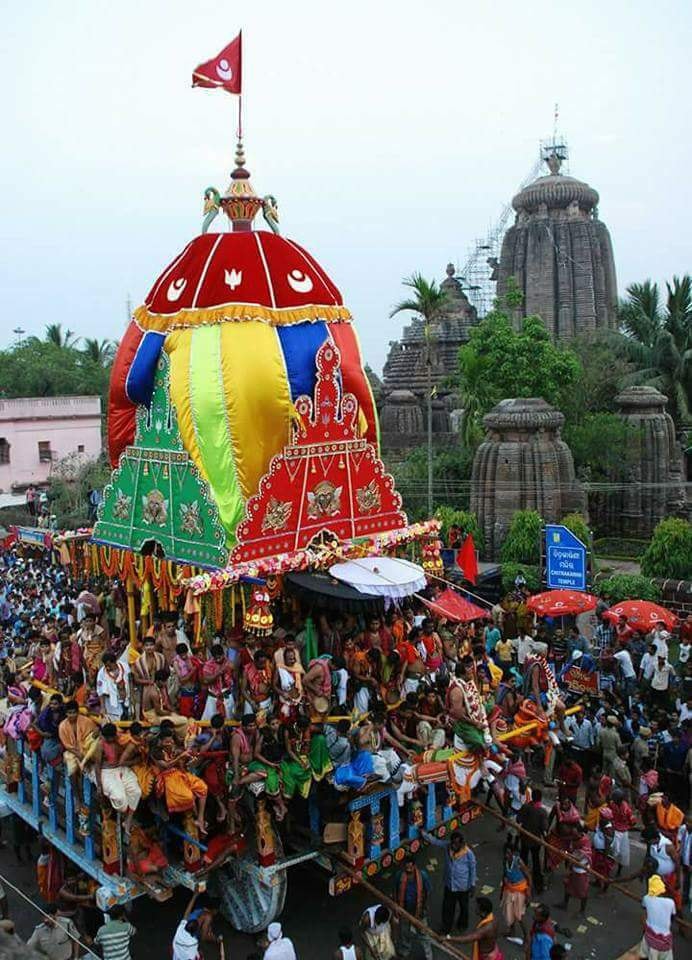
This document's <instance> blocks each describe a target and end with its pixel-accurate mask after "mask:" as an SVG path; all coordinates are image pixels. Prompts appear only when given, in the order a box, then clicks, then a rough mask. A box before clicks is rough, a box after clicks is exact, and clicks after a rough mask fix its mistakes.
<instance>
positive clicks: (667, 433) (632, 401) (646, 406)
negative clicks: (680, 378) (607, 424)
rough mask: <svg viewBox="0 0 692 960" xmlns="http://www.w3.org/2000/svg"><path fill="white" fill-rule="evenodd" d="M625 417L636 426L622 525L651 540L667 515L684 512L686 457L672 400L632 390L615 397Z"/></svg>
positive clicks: (645, 389)
mask: <svg viewBox="0 0 692 960" xmlns="http://www.w3.org/2000/svg"><path fill="white" fill-rule="evenodd" d="M615 403H616V404H617V406H618V410H619V412H620V416H621V417H623V418H624V420H625V421H626V422H627V423H628V424H630V426H632V427H634V428H635V430H636V433H635V434H634V438H633V448H632V454H633V459H632V463H631V464H630V466H629V474H630V476H629V481H630V482H629V483H628V485H627V487H626V489H625V492H624V494H622V496H621V498H620V502H619V504H618V509H617V510H616V511H615V512H616V519H617V521H618V522H617V524H616V526H617V527H619V528H620V529H621V530H622V532H625V533H628V534H629V535H630V536H639V537H648V536H650V535H651V533H652V532H653V529H654V527H655V526H656V524H657V523H658V522H659V521H660V520H663V519H664V518H665V517H667V516H671V515H674V514H682V512H683V510H684V505H685V492H684V488H683V484H682V455H681V451H680V447H679V446H678V444H677V441H676V439H675V426H674V424H673V419H672V417H671V416H670V414H669V413H667V412H666V404H667V403H668V400H667V398H666V397H665V396H664V395H663V394H662V393H659V391H658V390H656V388H655V387H642V386H639V387H627V389H626V390H623V391H622V393H620V394H618V396H617V397H616V398H615Z"/></svg>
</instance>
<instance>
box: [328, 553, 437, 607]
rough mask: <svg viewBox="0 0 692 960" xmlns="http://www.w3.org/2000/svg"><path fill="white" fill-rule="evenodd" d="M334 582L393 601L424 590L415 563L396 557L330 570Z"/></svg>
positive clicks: (422, 576)
mask: <svg viewBox="0 0 692 960" xmlns="http://www.w3.org/2000/svg"><path fill="white" fill-rule="evenodd" d="M329 573H330V574H331V575H332V576H333V577H334V579H335V580H341V582H342V583H347V584H348V585H349V586H350V587H353V588H354V589H355V590H358V591H359V592H360V593H368V594H370V595H371V596H372V595H373V594H374V595H376V596H380V597H388V598H389V599H390V600H395V599H397V598H399V597H410V596H411V595H412V594H414V593H418V592H419V591H421V590H424V589H425V587H426V584H427V581H426V579H425V571H424V570H423V568H422V567H419V566H418V564H417V563H411V562H410V561H409V560H399V559H398V558H397V557H362V558H361V559H360V560H347V561H346V562H345V563H337V564H335V565H334V566H333V567H330V568H329Z"/></svg>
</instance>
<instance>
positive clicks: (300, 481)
mask: <svg viewBox="0 0 692 960" xmlns="http://www.w3.org/2000/svg"><path fill="white" fill-rule="evenodd" d="M340 359H341V358H340V355H339V351H338V349H337V348H336V347H335V346H334V344H332V343H331V342H330V341H326V342H325V343H324V344H323V345H322V346H321V347H320V349H319V351H318V352H317V357H316V361H317V384H316V386H315V396H314V398H311V397H305V396H303V397H299V398H298V400H297V401H296V404H295V406H296V410H297V412H298V416H299V418H300V423H299V424H298V425H294V428H293V431H294V436H293V442H292V443H290V444H288V445H287V446H286V447H284V449H283V451H282V453H280V454H279V455H278V456H276V457H274V458H273V460H272V462H271V465H270V468H269V472H268V473H267V474H265V476H264V477H263V478H262V480H261V482H260V487H259V492H258V493H257V494H256V495H255V496H253V497H251V498H250V500H249V501H248V504H247V508H246V517H245V520H243V521H242V522H241V523H240V524H239V526H238V529H237V531H236V536H237V538H238V545H237V546H236V548H235V549H234V550H233V554H232V560H233V562H234V563H239V562H241V561H244V560H252V559H257V558H259V557H270V556H274V555H275V554H278V553H286V552H289V551H294V550H300V549H302V548H304V547H306V546H307V545H308V544H309V543H310V542H311V541H312V540H313V539H314V538H315V537H317V536H318V535H319V534H322V533H325V532H328V533H330V534H332V535H334V536H335V537H337V538H338V539H339V540H346V539H352V538H354V537H367V536H371V535H375V534H378V533H384V532H386V531H388V530H398V529H400V528H401V527H404V526H406V523H407V520H406V515H405V514H404V513H403V511H402V510H401V497H400V496H399V494H398V493H397V492H396V490H395V488H394V480H393V478H392V477H391V476H390V475H389V474H388V473H387V472H386V470H385V467H384V464H383V463H382V461H381V460H380V459H379V457H378V456H377V455H376V453H375V450H374V448H373V446H372V445H371V444H370V443H368V441H367V440H365V439H363V438H361V437H359V436H358V431H357V422H358V403H357V401H356V398H355V397H354V396H353V394H349V393H346V394H344V395H343V397H342V396H341V388H340V385H339V382H340V378H339V371H340Z"/></svg>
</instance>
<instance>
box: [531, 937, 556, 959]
mask: <svg viewBox="0 0 692 960" xmlns="http://www.w3.org/2000/svg"><path fill="white" fill-rule="evenodd" d="M554 942H555V941H554V940H553V938H552V937H549V936H548V934H547V933H534V935H533V937H532V938H531V960H550V948H551V947H552V945H553V943H554Z"/></svg>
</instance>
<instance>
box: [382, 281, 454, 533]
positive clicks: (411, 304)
mask: <svg viewBox="0 0 692 960" xmlns="http://www.w3.org/2000/svg"><path fill="white" fill-rule="evenodd" d="M402 282H403V285H404V286H405V287H408V289H409V290H411V292H412V295H411V296H410V297H408V298H407V299H406V300H401V301H399V303H397V304H396V306H394V307H393V308H392V311H391V313H390V314H389V316H390V317H394V316H396V315H397V313H402V312H403V311H411V312H412V313H417V314H418V316H419V317H421V318H422V319H423V336H424V339H425V370H426V381H427V382H426V387H425V403H426V411H427V434H428V437H427V439H428V448H427V458H428V461H427V464H428V471H427V472H428V514H429V515H432V512H433V506H434V504H433V441H432V400H433V397H432V394H433V383H432V363H433V355H432V352H433V340H434V335H435V332H434V329H433V326H434V323H435V321H436V320H437V318H438V317H439V315H440V311H441V310H442V309H443V308H444V306H445V304H446V303H447V300H448V297H447V294H446V293H445V291H444V290H441V289H440V287H438V285H437V282H436V281H435V280H426V279H425V277H423V275H422V274H420V273H414V274H412V275H411V276H410V277H407V278H406V279H405V280H403V281H402Z"/></svg>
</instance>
